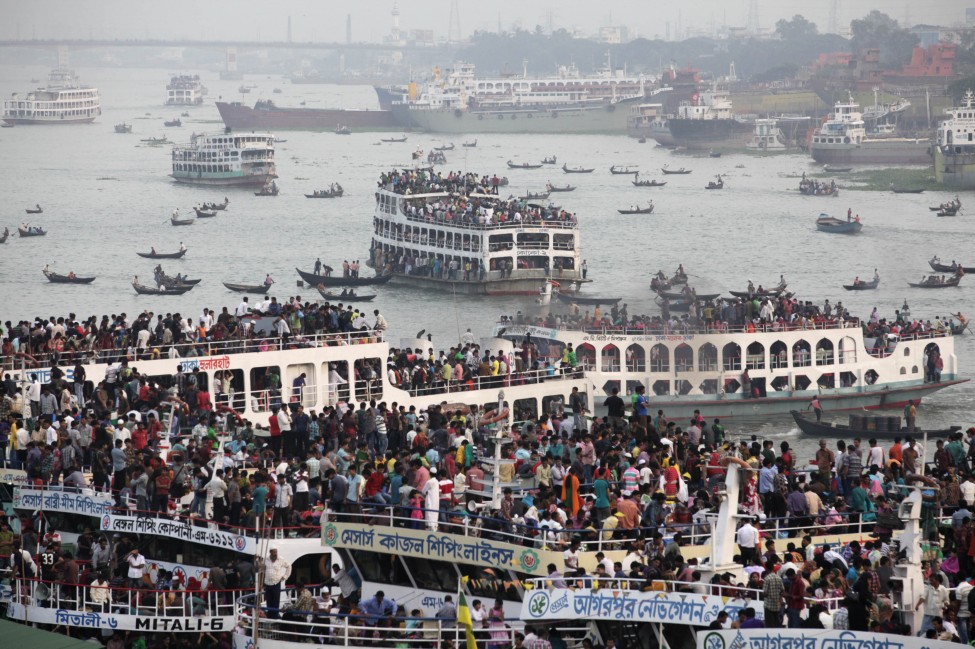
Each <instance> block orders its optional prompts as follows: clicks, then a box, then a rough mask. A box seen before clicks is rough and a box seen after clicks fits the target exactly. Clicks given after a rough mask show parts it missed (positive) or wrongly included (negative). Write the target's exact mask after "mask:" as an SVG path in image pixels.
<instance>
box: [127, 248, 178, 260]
mask: <svg viewBox="0 0 975 649" xmlns="http://www.w3.org/2000/svg"><path fill="white" fill-rule="evenodd" d="M135 254H137V255H139V256H140V257H143V258H145V259H180V258H182V257H183V255H185V254H186V249H185V248H184V249H183V250H180V251H179V252H153V251H150V252H136V253H135Z"/></svg>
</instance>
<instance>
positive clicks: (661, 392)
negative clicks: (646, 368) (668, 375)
mask: <svg viewBox="0 0 975 649" xmlns="http://www.w3.org/2000/svg"><path fill="white" fill-rule="evenodd" d="M651 387H652V389H653V393H654V394H655V395H657V396H658V397H665V396H667V395H668V394H670V381H654V383H653V386H651Z"/></svg>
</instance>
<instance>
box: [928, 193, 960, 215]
mask: <svg viewBox="0 0 975 649" xmlns="http://www.w3.org/2000/svg"><path fill="white" fill-rule="evenodd" d="M928 209H929V210H931V211H932V212H940V211H941V210H960V209H961V199H959V198H958V197H957V196H955V197H954V198H953V199H952V200H950V201H948V202H947V203H942V204H941V205H936V206H935V207H929V208H928Z"/></svg>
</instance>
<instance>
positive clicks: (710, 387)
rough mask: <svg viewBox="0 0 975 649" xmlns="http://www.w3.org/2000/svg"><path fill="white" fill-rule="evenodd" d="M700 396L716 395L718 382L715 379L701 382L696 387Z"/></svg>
mask: <svg viewBox="0 0 975 649" xmlns="http://www.w3.org/2000/svg"><path fill="white" fill-rule="evenodd" d="M698 389H700V390H701V393H702V394H717V393H718V380H717V379H704V380H703V381H701V385H699V386H698Z"/></svg>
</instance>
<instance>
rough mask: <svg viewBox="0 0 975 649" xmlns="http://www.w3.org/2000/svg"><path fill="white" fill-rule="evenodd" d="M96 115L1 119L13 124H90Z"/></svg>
mask: <svg viewBox="0 0 975 649" xmlns="http://www.w3.org/2000/svg"><path fill="white" fill-rule="evenodd" d="M96 117H97V115H91V116H90V117H66V118H64V119H60V118H54V117H4V118H3V121H4V122H5V123H7V124H14V125H15V126H36V125H39V124H62V125H63V124H91V123H92V122H94V121H95V118H96Z"/></svg>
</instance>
